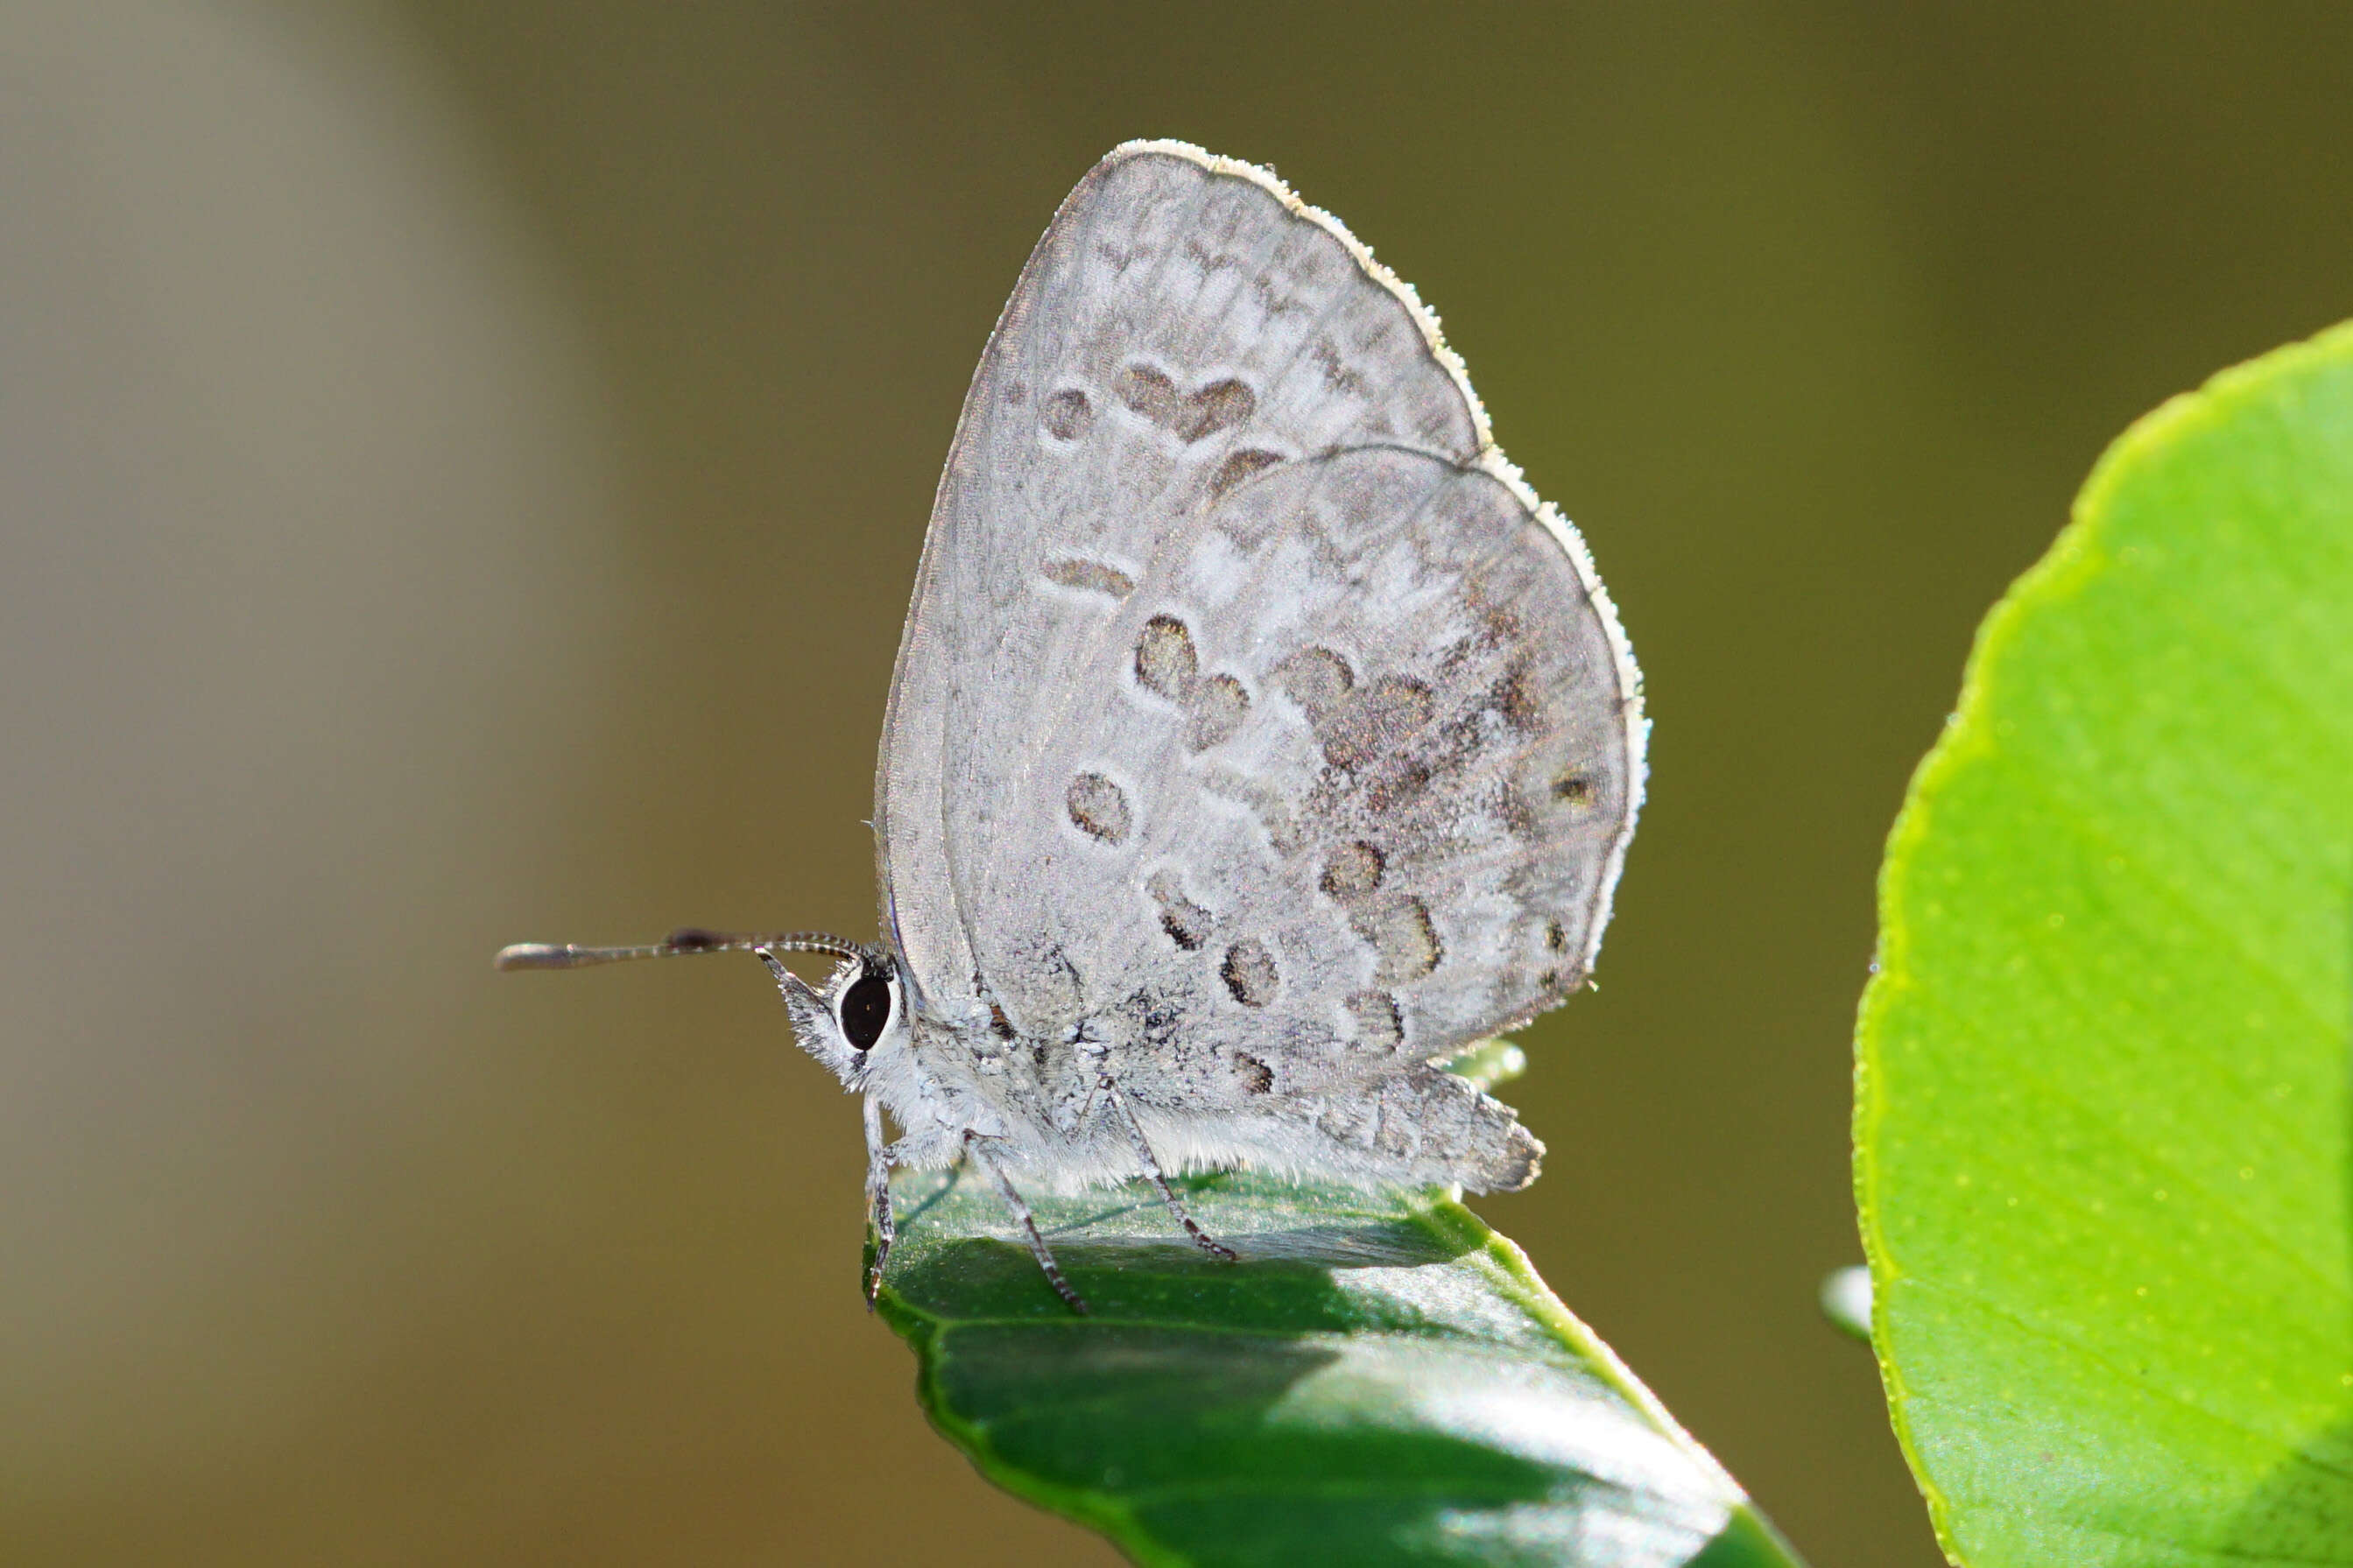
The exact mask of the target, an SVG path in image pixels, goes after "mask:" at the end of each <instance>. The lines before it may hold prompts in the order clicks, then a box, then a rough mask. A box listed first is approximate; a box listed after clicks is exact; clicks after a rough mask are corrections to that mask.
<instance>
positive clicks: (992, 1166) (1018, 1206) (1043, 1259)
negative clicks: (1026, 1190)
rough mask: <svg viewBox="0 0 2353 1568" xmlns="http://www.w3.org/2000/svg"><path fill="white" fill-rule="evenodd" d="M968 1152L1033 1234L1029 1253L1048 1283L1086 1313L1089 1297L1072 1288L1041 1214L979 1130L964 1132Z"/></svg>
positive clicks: (1073, 1308) (1074, 1308)
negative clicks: (1041, 1229)
mask: <svg viewBox="0 0 2353 1568" xmlns="http://www.w3.org/2000/svg"><path fill="white" fill-rule="evenodd" d="M964 1156H965V1159H967V1160H969V1161H971V1162H972V1163H974V1164H976V1165H978V1166H979V1167H980V1168H981V1169H982V1170H984V1171H986V1172H987V1173H988V1179H989V1180H990V1181H992V1182H995V1183H996V1184H997V1192H998V1193H999V1194H1003V1196H1004V1198H1005V1206H1006V1207H1007V1208H1009V1209H1011V1210H1012V1211H1013V1217H1014V1218H1015V1219H1018V1220H1019V1221H1020V1222H1021V1231H1022V1234H1023V1235H1025V1236H1027V1237H1029V1256H1030V1257H1032V1258H1036V1259H1037V1260H1038V1267H1039V1268H1041V1269H1043V1270H1045V1273H1046V1283H1047V1284H1049V1285H1051V1286H1052V1287H1053V1288H1054V1294H1055V1295H1057V1296H1060V1298H1061V1299H1062V1300H1064V1301H1065V1302H1067V1303H1069V1305H1070V1309H1071V1311H1073V1312H1076V1313H1078V1314H1079V1315H1080V1316H1081V1317H1085V1316H1086V1315H1087V1301H1086V1298H1085V1297H1083V1296H1082V1295H1080V1294H1079V1293H1078V1292H1077V1291H1076V1290H1074V1289H1071V1282H1070V1281H1069V1280H1068V1279H1064V1278H1063V1277H1062V1266H1061V1265H1060V1264H1059V1263H1057V1262H1055V1261H1054V1255H1053V1254H1052V1253H1051V1252H1050V1251H1048V1250H1047V1248H1046V1238H1045V1237H1043V1236H1041V1235H1039V1232H1038V1220H1037V1216H1036V1215H1032V1214H1031V1213H1030V1212H1029V1203H1028V1201H1027V1200H1026V1199H1024V1198H1023V1197H1022V1196H1021V1194H1020V1193H1019V1192H1018V1191H1017V1190H1016V1189H1015V1187H1014V1185H1013V1183H1012V1180H1011V1179H1010V1178H1009V1177H1008V1176H1007V1175H1006V1173H1004V1172H1003V1171H1002V1170H1000V1169H998V1168H997V1162H996V1161H995V1160H992V1159H990V1158H989V1157H988V1152H987V1150H985V1149H983V1148H982V1147H981V1146H980V1138H979V1135H978V1134H976V1133H973V1132H966V1133H965V1135H964Z"/></svg>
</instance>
